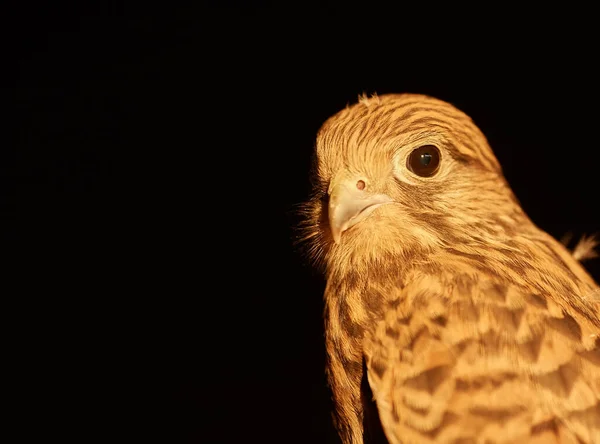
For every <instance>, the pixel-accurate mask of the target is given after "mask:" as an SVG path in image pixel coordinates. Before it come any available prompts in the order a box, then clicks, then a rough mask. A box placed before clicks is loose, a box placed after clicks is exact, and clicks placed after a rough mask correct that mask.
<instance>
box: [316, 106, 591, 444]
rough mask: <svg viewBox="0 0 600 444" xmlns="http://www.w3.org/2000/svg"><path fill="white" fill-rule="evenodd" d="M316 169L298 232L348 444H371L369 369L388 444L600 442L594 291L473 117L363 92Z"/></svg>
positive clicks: (324, 146)
mask: <svg viewBox="0 0 600 444" xmlns="http://www.w3.org/2000/svg"><path fill="white" fill-rule="evenodd" d="M420 147H424V148H420ZM436 156H437V157H436ZM438 158H439V165H438V163H437V160H438ZM315 162H316V163H315V176H316V177H315V179H316V181H315V192H314V196H313V197H312V199H311V200H310V202H308V203H307V206H306V208H305V213H306V216H307V222H306V226H305V239H306V240H307V241H308V243H309V245H310V250H311V254H312V255H313V256H314V257H316V258H317V260H318V261H319V262H320V263H322V264H323V265H324V269H325V274H326V278H327V287H326V290H325V306H326V310H325V318H326V346H327V351H328V376H329V381H330V385H331V388H332V391H333V395H334V399H335V403H336V412H337V427H338V429H339V432H340V436H341V437H342V440H343V441H344V442H345V443H362V442H363V429H364V426H363V421H364V420H365V419H364V415H365V412H364V408H365V406H368V405H369V399H365V397H366V396H371V395H370V394H369V393H368V390H367V391H365V388H364V381H363V378H366V380H367V381H368V385H369V387H370V390H371V391H372V396H373V397H374V399H375V402H376V405H377V410H378V413H379V418H380V420H381V424H382V426H383V430H384V432H385V435H386V436H387V439H388V440H389V442H391V443H404V444H409V443H450V442H461V443H466V442H473V443H505V442H506V443H507V442H519V443H534V442H535V443H538V442H539V443H552V442H557V443H571V442H573V443H577V442H583V443H600V337H599V334H600V320H599V307H598V306H599V305H600V304H599V303H598V286H597V284H596V283H595V282H594V281H593V279H592V278H591V277H590V275H589V274H588V273H587V272H586V271H585V270H584V269H583V268H582V266H581V265H580V264H579V263H578V262H577V261H576V260H575V259H574V258H573V256H572V255H571V254H570V253H569V252H568V251H567V250H566V248H565V247H564V246H563V245H561V244H560V243H559V242H557V241H556V240H555V239H553V238H552V237H551V236H549V235H548V234H546V233H545V232H543V231H542V230H540V229H539V228H537V227H536V226H535V225H534V223H533V222H532V221H531V220H530V219H529V218H528V217H527V215H526V214H525V213H524V212H523V210H522V209H521V207H520V205H519V203H518V201H517V200H516V199H515V197H514V195H513V193H512V191H511V190H510V188H509V186H508V184H507V183H506V181H505V179H504V177H503V175H502V171H501V168H500V165H499V163H498V161H497V160H496V157H495V156H494V154H493V152H492V150H491V148H490V147H489V145H488V143H487V141H486V138H485V137H484V135H483V134H482V133H481V131H480V130H479V129H478V128H477V127H476V126H475V124H474V123H473V122H472V121H471V119H470V118H469V117H467V116H466V115H465V114H464V113H462V112H461V111H459V110H457V109H456V108H454V107H453V106H451V105H450V104H448V103H445V102H443V101H440V100H437V99H434V98H431V97H426V96H422V95H415V94H402V95H384V96H381V97H376V96H375V97H372V98H366V97H363V98H361V100H360V101H359V103H357V104H355V105H352V106H349V107H347V108H346V109H344V110H342V111H340V112H339V113H337V114H336V115H334V116H333V117H331V118H330V119H329V120H327V122H325V124H324V125H323V126H322V128H321V129H320V131H319V133H318V135H317V144H316V160H315ZM436 165H438V166H437V169H436V168H435V166H436ZM365 370H366V375H365V374H364V373H365ZM361 382H363V386H362V387H363V388H362V389H361Z"/></svg>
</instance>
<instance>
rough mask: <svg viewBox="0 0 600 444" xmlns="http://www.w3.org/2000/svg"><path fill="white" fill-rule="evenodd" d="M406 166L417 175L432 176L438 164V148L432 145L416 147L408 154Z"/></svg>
mask: <svg viewBox="0 0 600 444" xmlns="http://www.w3.org/2000/svg"><path fill="white" fill-rule="evenodd" d="M406 166H407V167H408V169H409V170H410V171H412V172H413V173H415V174H416V175H417V176H421V177H430V176H433V175H434V174H435V173H437V171H438V168H439V166H440V150H438V149H437V147H435V146H433V145H423V146H421V147H419V148H416V149H414V150H413V152H412V153H410V155H409V156H408V159H407V160H406Z"/></svg>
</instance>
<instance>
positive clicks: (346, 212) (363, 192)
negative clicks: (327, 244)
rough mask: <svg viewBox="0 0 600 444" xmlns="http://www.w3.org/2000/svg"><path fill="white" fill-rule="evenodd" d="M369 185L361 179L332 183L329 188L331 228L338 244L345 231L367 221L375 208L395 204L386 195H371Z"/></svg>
mask: <svg viewBox="0 0 600 444" xmlns="http://www.w3.org/2000/svg"><path fill="white" fill-rule="evenodd" d="M360 182H362V185H361V184H360ZM367 183H368V182H367V181H366V180H361V179H360V178H356V179H344V180H341V181H332V182H331V184H330V186H329V227H330V229H331V234H332V236H333V240H334V242H335V243H336V244H339V243H340V239H341V236H342V233H343V232H344V231H346V230H347V229H348V228H350V227H352V226H354V225H356V224H357V223H359V222H360V221H361V220H363V219H365V218H366V217H367V216H368V215H369V214H371V212H373V210H375V208H377V207H380V206H381V205H385V204H386V203H391V202H393V201H392V199H391V198H390V197H389V196H387V195H385V194H373V193H371V192H370V191H369V190H368V186H367V185H366V184H367ZM361 187H362V189H361Z"/></svg>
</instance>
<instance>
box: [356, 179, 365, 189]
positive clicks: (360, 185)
mask: <svg viewBox="0 0 600 444" xmlns="http://www.w3.org/2000/svg"><path fill="white" fill-rule="evenodd" d="M365 187H366V184H365V181H364V180H359V181H358V182H356V188H358V189H359V190H364V189H365Z"/></svg>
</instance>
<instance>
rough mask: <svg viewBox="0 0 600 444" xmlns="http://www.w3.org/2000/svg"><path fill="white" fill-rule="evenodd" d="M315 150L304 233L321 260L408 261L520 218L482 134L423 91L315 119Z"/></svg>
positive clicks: (509, 226) (367, 101)
mask: <svg viewBox="0 0 600 444" xmlns="http://www.w3.org/2000/svg"><path fill="white" fill-rule="evenodd" d="M315 154H316V155H315V158H314V159H315V160H314V178H313V179H314V180H313V184H314V189H313V194H312V197H311V199H310V201H309V202H308V203H307V204H306V205H305V207H304V214H305V223H304V235H303V239H304V240H307V241H308V243H309V245H310V248H309V252H310V254H311V256H313V257H314V258H316V259H324V261H323V262H325V263H326V264H327V263H329V262H331V261H332V260H333V261H336V260H337V261H343V262H345V263H346V264H347V265H348V266H351V264H359V263H362V262H364V261H365V260H367V261H369V260H371V261H377V259H378V258H381V257H383V256H385V255H388V254H392V255H395V256H400V257H402V258H404V259H410V258H411V256H413V255H414V254H415V253H417V252H427V251H432V250H435V249H438V248H443V247H445V246H451V245H452V244H453V243H456V242H461V241H465V240H468V239H472V238H473V236H488V237H493V236H508V235H510V233H509V232H510V230H514V229H516V227H517V225H518V224H519V223H520V222H522V220H523V218H522V212H521V210H520V206H519V204H518V202H517V201H516V199H515V198H514V195H513V194H512V192H511V190H510V188H509V187H508V185H507V183H506V181H505V180H504V177H503V175H502V171H501V168H500V165H499V163H498V161H497V159H496V157H495V156H494V154H493V152H492V150H491V148H490V146H489V144H488V142H487V140H486V138H485V136H484V135H483V133H482V132H481V131H480V130H479V128H478V127H477V126H476V125H475V124H474V123H473V121H472V120H471V119H470V118H469V117H468V116H467V115H466V114H465V113H463V112H462V111H460V110H458V109H457V108H455V107H454V106H452V105H451V104H449V103H446V102H444V101H441V100H438V99H435V98H432V97H428V96H424V95H416V94H389V95H382V96H373V97H371V98H366V97H362V98H361V99H360V100H359V102H358V103H356V104H354V105H352V106H348V107H347V108H346V109H343V110H341V111H340V112H338V113H337V114H335V115H333V116H332V117H331V118H329V119H328V120H327V121H326V122H325V123H324V124H323V126H322V127H321V128H320V130H319V131H318V134H317V141H316V145H315Z"/></svg>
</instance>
